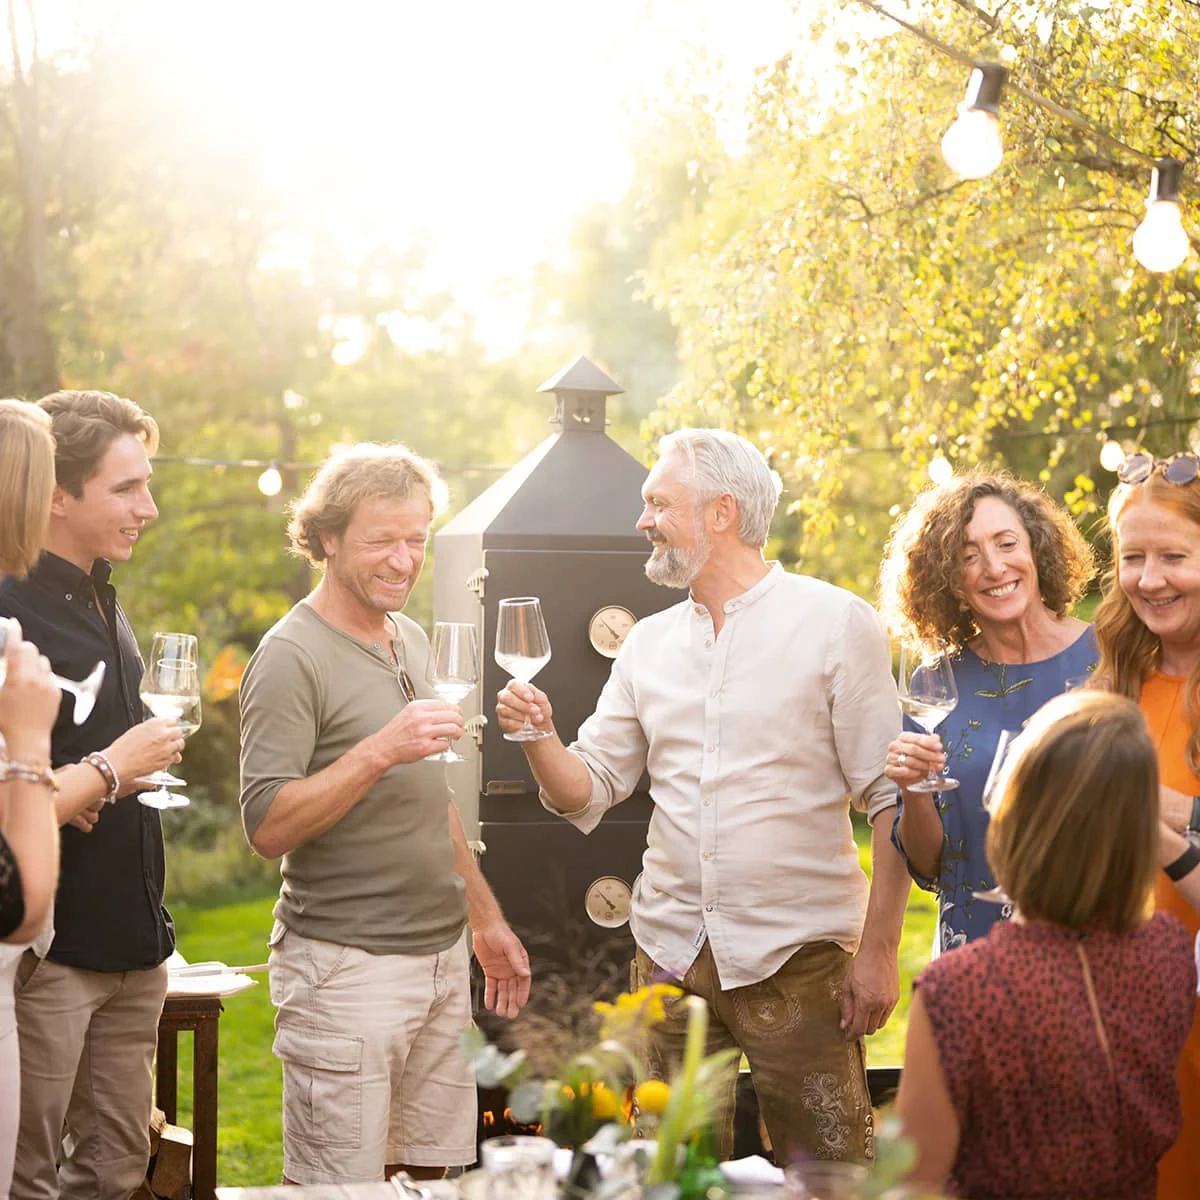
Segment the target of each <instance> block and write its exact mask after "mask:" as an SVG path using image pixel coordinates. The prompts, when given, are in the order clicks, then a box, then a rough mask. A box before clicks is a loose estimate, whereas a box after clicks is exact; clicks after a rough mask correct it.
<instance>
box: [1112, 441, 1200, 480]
mask: <svg viewBox="0 0 1200 1200" xmlns="http://www.w3.org/2000/svg"><path fill="white" fill-rule="evenodd" d="M1155 471H1162V473H1163V478H1164V479H1165V480H1166V481H1167V482H1168V483H1177V484H1180V485H1182V484H1185V483H1191V482H1192V481H1193V480H1194V479H1196V478H1198V477H1200V454H1190V453H1188V452H1187V451H1182V452H1180V453H1179V454H1172V455H1171V457H1170V458H1155V457H1154V455H1153V454H1148V453H1147V452H1146V451H1145V450H1139V451H1138V452H1137V453H1136V454H1131V455H1130V456H1129V457H1128V458H1127V459H1126V460H1125V461H1124V462H1123V463H1122V464H1121V465H1120V466H1119V467H1118V468H1117V478H1118V479H1119V480H1120V481H1121V482H1122V483H1145V482H1146V480H1147V479H1149V478H1150V476H1151V475H1153V474H1154V472H1155Z"/></svg>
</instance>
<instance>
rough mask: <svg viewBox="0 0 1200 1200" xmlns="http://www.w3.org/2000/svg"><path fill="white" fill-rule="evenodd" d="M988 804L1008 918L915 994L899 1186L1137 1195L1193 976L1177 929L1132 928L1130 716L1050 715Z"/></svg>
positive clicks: (1140, 770)
mask: <svg viewBox="0 0 1200 1200" xmlns="http://www.w3.org/2000/svg"><path fill="white" fill-rule="evenodd" d="M990 799H993V800H994V803H992V804H991V805H990V807H991V808H992V809H993V812H992V820H991V824H990V826H989V828H988V833H987V853H988V859H989V861H990V863H991V866H992V869H993V871H994V873H995V877H996V880H997V883H998V884H999V886H1000V887H1001V888H1002V889H1003V890H1004V892H1005V894H1006V895H1007V896H1008V897H1009V898H1010V900H1011V902H1012V904H1013V906H1014V915H1013V919H1012V921H1008V922H1004V923H1002V924H999V925H996V926H994V927H993V928H992V930H991V932H990V933H989V934H988V936H987V937H986V938H983V939H981V940H979V941H976V942H972V943H970V944H969V945H967V946H965V947H964V948H963V949H961V950H959V951H956V952H955V953H954V954H949V955H945V956H943V957H942V958H940V959H938V960H937V961H936V962H933V963H931V964H930V966H929V967H927V968H926V970H925V971H924V972H923V973H922V974H921V976H920V978H919V979H918V980H917V981H916V983H915V984H914V994H913V1002H912V1008H911V1010H910V1016H909V1027H908V1044H907V1048H906V1052H905V1062H904V1074H903V1078H902V1080H901V1084H900V1093H899V1096H898V1098H897V1109H898V1110H899V1113H900V1116H901V1118H902V1120H903V1122H904V1126H905V1130H906V1132H907V1133H908V1134H909V1135H910V1136H911V1137H912V1138H913V1139H914V1140H915V1142H916V1144H917V1148H918V1153H919V1159H918V1163H917V1168H916V1171H915V1173H914V1178H915V1179H916V1180H917V1181H919V1182H920V1183H922V1184H926V1185H929V1186H931V1187H933V1188H935V1189H946V1190H947V1191H949V1193H950V1194H951V1195H956V1196H970V1197H972V1200H1017V1198H1018V1197H1021V1198H1025V1197H1030V1196H1035V1195H1036V1196H1038V1197H1039V1198H1041V1200H1054V1198H1059V1200H1068V1198H1070V1200H1076V1198H1078V1197H1081V1196H1088V1197H1090V1198H1091V1200H1151V1198H1152V1197H1153V1196H1154V1194H1155V1186H1156V1167H1157V1163H1158V1160H1159V1158H1160V1157H1161V1156H1162V1155H1163V1154H1164V1153H1165V1152H1166V1151H1167V1150H1168V1148H1169V1147H1170V1146H1171V1145H1172V1143H1174V1141H1175V1140H1176V1138H1177V1137H1178V1135H1179V1131H1180V1129H1181V1127H1182V1123H1183V1121H1182V1114H1181V1109H1180V1100H1179V1088H1178V1085H1177V1083H1176V1075H1175V1069H1176V1063H1177V1062H1178V1059H1179V1054H1180V1051H1181V1050H1182V1048H1183V1045H1184V1042H1185V1040H1186V1039H1187V1035H1188V1030H1189V1028H1190V1027H1191V1023H1192V1014H1193V1010H1194V1007H1195V1002H1196V967H1195V964H1194V962H1193V960H1192V945H1191V939H1190V938H1189V937H1188V934H1187V932H1186V930H1185V929H1184V928H1183V927H1182V926H1181V925H1180V923H1179V922H1178V921H1177V920H1176V919H1175V918H1174V917H1172V916H1169V915H1168V914H1166V913H1154V914H1153V915H1150V912H1151V908H1152V898H1153V888H1154V877H1155V874H1156V871H1157V864H1158V853H1159V838H1158V773H1157V764H1156V760H1155V747H1154V744H1153V742H1152V741H1151V739H1150V737H1149V735H1148V734H1147V732H1146V726H1145V722H1144V721H1143V719H1142V715H1141V713H1140V712H1139V711H1138V708H1137V706H1136V705H1135V704H1134V703H1133V702H1132V701H1131V700H1127V699H1125V698H1124V697H1120V696H1113V695H1110V694H1108V693H1105V692H1101V691H1090V690H1089V691H1082V692H1072V693H1069V694H1067V695H1065V696H1060V697H1058V698H1056V699H1054V700H1051V701H1050V702H1049V703H1048V704H1046V705H1045V706H1044V707H1043V708H1042V709H1041V710H1039V712H1038V713H1036V714H1035V715H1034V717H1033V718H1032V719H1031V720H1030V722H1029V725H1028V727H1027V729H1026V731H1025V732H1024V733H1023V734H1022V735H1021V736H1020V738H1019V740H1018V741H1017V743H1016V748H1015V749H1014V750H1013V751H1012V752H1011V754H1010V758H1009V762H1008V763H1006V765H1005V769H1004V771H1003V773H1002V775H1001V777H1000V781H999V784H998V785H997V787H996V788H995V793H994V795H993V797H991V798H990ZM1192 1194H1193V1195H1194V1194H1195V1193H1194V1192H1193V1193H1192Z"/></svg>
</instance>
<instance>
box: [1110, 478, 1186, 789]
mask: <svg viewBox="0 0 1200 1200" xmlns="http://www.w3.org/2000/svg"><path fill="white" fill-rule="evenodd" d="M1135 504H1155V505H1158V506H1159V507H1161V508H1167V509H1170V510H1171V511H1172V512H1175V513H1178V514H1179V516H1181V517H1183V518H1184V519H1185V520H1188V521H1191V522H1192V524H1193V525H1195V526H1196V540H1197V543H1200V483H1198V482H1196V481H1195V480H1193V481H1192V482H1191V483H1185V484H1178V483H1170V482H1168V481H1167V480H1166V479H1165V478H1164V477H1163V475H1162V474H1161V473H1160V472H1158V471H1155V472H1154V473H1153V474H1152V475H1151V476H1150V478H1149V479H1147V480H1146V482H1145V483H1123V484H1121V485H1120V486H1119V487H1118V488H1117V489H1116V490H1115V491H1114V492H1113V494H1112V496H1110V497H1109V501H1108V529H1109V534H1110V535H1111V539H1112V555H1113V556H1112V564H1111V565H1110V567H1109V569H1108V570H1107V571H1106V572H1105V574H1104V589H1103V590H1104V597H1103V599H1102V600H1101V601H1100V606H1099V607H1098V608H1097V609H1096V617H1095V628H1096V641H1097V642H1098V643H1099V645H1100V665H1099V666H1098V667H1097V668H1096V676H1097V678H1098V679H1102V680H1103V682H1104V684H1105V686H1106V687H1107V688H1108V689H1109V690H1110V691H1113V692H1116V693H1117V695H1119V696H1128V697H1129V698H1130V699H1131V700H1137V699H1138V697H1139V696H1140V695H1141V694H1142V684H1144V683H1145V682H1146V680H1147V679H1148V678H1149V676H1150V675H1151V674H1152V673H1153V672H1154V671H1155V670H1156V669H1157V667H1158V664H1159V662H1161V660H1162V642H1161V641H1159V639H1158V636H1157V635H1156V634H1153V633H1151V632H1150V630H1149V629H1147V628H1146V625H1145V622H1143V621H1142V619H1141V617H1139V616H1138V615H1137V613H1136V612H1134V610H1133V605H1132V604H1130V602H1129V597H1128V596H1126V595H1125V591H1124V589H1123V588H1122V587H1121V582H1120V579H1119V578H1118V564H1119V563H1120V561H1121V548H1120V545H1119V543H1120V538H1119V536H1118V533H1117V522H1118V521H1120V519H1121V517H1122V516H1123V515H1124V513H1125V511H1126V509H1128V508H1131V507H1132V506H1133V505H1135ZM1184 697H1185V703H1186V707H1187V715H1188V719H1189V720H1190V722H1191V726H1192V730H1191V733H1190V735H1189V736H1188V742H1187V761H1188V766H1189V767H1190V768H1191V771H1192V773H1193V774H1195V775H1200V662H1197V663H1196V665H1195V666H1194V667H1193V668H1192V671H1191V674H1190V675H1189V676H1188V680H1187V685H1186V687H1185V688H1184Z"/></svg>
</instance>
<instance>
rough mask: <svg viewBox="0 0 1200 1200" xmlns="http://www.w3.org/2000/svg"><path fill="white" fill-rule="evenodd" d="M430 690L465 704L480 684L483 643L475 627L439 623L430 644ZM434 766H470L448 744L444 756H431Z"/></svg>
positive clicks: (449, 622)
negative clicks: (464, 763) (443, 763)
mask: <svg viewBox="0 0 1200 1200" xmlns="http://www.w3.org/2000/svg"><path fill="white" fill-rule="evenodd" d="M425 677H426V678H427V679H428V680H429V686H430V687H432V688H433V690H434V692H436V693H437V695H438V696H439V697H440V698H441V699H443V700H445V701H446V702H447V703H449V704H461V703H462V702H463V701H464V700H465V699H466V698H467V697H468V696H469V695H470V694H471V693H472V692H473V691H474V690H475V687H476V685H477V684H478V683H479V642H478V639H477V638H476V636H475V626H474V625H469V624H466V623H463V622H459V621H437V622H435V623H434V626H433V637H432V638H430V641H429V666H428V669H427V670H426V672H425ZM428 758H429V761H430V762H445V763H452V762H466V761H467V760H466V759H465V758H463V756H462V755H461V754H459V753H458V752H457V751H456V750H455V749H454V747H453V746H452V745H451V744H450V741H449V739H447V741H446V749H445V750H443V751H442V752H441V753H440V754H430V755H429V756H428Z"/></svg>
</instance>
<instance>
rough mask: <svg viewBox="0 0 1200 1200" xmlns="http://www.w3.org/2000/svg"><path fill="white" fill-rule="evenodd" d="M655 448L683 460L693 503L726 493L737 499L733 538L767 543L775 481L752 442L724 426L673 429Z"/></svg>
mask: <svg viewBox="0 0 1200 1200" xmlns="http://www.w3.org/2000/svg"><path fill="white" fill-rule="evenodd" d="M658 452H659V454H660V455H661V456H662V457H663V458H666V457H667V456H668V455H670V454H675V455H679V456H680V457H681V458H683V459H684V460H685V461H686V462H687V463H688V465H689V466H690V467H691V469H692V490H693V493H694V495H695V498H696V502H697V503H698V504H707V503H708V501H710V500H714V499H716V497H717V496H721V495H724V494H725V493H726V492H728V493H729V495H731V496H732V497H733V498H734V500H736V501H737V506H738V538H739V539H740V540H741V541H742V542H743V543H744V544H745V545H747V546H756V547H759V548H761V547H763V546H765V545H766V544H767V535H768V534H769V533H770V531H771V518H772V517H774V515H775V508H776V506H777V505H778V503H779V492H780V484H779V478H778V476H777V475H775V473H774V472H773V471H772V470H771V468H770V467H769V466H767V460H766V459H765V458H764V457H763V455H762V451H760V450H759V449H758V447H757V446H755V445H754V444H753V443H752V442H748V441H747V440H746V439H745V438H744V437H739V436H738V435H737V434H736V433H727V432H726V431H725V430H724V429H677V430H675V432H674V433H668V434H667V435H666V436H665V437H663V438H662V439H660V441H659V443H658Z"/></svg>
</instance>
